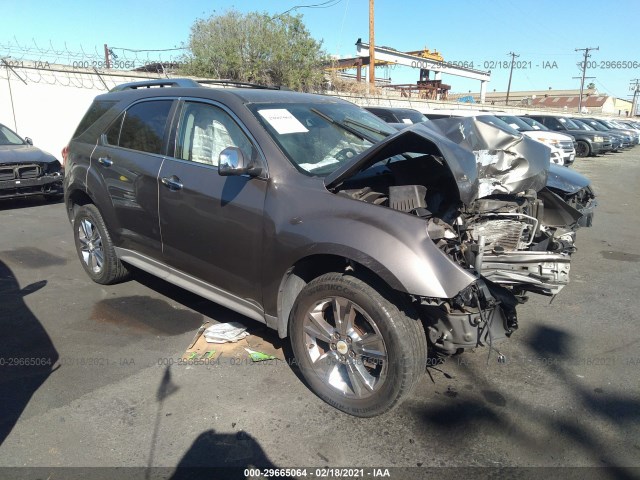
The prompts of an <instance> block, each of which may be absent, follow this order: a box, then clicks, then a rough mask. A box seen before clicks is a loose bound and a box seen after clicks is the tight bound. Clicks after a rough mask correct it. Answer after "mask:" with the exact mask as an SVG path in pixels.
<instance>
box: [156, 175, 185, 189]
mask: <svg viewBox="0 0 640 480" xmlns="http://www.w3.org/2000/svg"><path fill="white" fill-rule="evenodd" d="M160 181H161V182H162V184H163V185H164V186H165V187H167V188H168V189H169V190H182V182H180V179H179V178H178V177H176V176H175V175H171V176H170V177H162V178H161V179H160Z"/></svg>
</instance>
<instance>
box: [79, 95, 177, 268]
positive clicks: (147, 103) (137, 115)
mask: <svg viewBox="0 0 640 480" xmlns="http://www.w3.org/2000/svg"><path fill="white" fill-rule="evenodd" d="M173 105H174V100H173V99H153V100H144V101H140V102H138V103H135V104H133V105H132V106H130V107H129V108H128V109H127V110H126V111H125V112H123V113H122V114H121V115H120V116H119V117H118V118H117V119H116V120H115V121H114V122H113V123H112V124H111V125H110V126H109V127H108V128H107V130H106V132H105V133H104V134H103V135H102V136H101V138H100V141H99V142H98V146H97V147H96V149H95V151H94V152H93V154H92V156H91V168H92V169H93V168H95V169H96V171H97V172H98V174H99V176H100V177H101V179H102V182H103V185H104V187H105V188H106V191H107V192H108V195H109V201H110V202H111V206H109V208H110V209H111V211H112V212H113V215H112V216H111V218H112V219H113V220H112V224H110V225H108V226H109V229H110V233H111V235H112V237H113V240H114V242H115V244H116V245H117V246H119V247H122V248H128V249H132V250H136V251H138V252H140V253H143V254H146V255H148V256H151V257H155V258H158V257H160V256H161V247H162V246H161V242H160V228H159V222H158V173H159V172H160V166H161V165H162V161H163V159H164V157H163V153H164V152H165V151H166V141H165V139H166V134H167V132H168V131H169V127H168V125H169V123H170V122H169V119H170V117H171V113H172V107H173Z"/></svg>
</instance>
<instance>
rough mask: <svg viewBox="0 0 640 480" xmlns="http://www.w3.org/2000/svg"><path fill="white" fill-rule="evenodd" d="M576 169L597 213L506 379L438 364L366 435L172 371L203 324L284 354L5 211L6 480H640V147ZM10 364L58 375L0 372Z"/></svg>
mask: <svg viewBox="0 0 640 480" xmlns="http://www.w3.org/2000/svg"><path fill="white" fill-rule="evenodd" d="M575 168H576V170H578V171H580V172H582V173H584V174H586V175H587V176H588V177H590V178H591V179H592V181H593V184H594V186H595V188H596V191H597V193H598V195H599V202H600V205H599V207H598V209H597V212H596V217H595V219H594V226H593V228H590V229H581V230H580V231H579V232H578V241H577V246H578V252H577V253H576V254H575V255H574V259H573V262H572V272H571V284H570V285H569V286H568V287H566V288H565V289H564V290H563V291H562V292H561V293H560V294H559V295H558V296H557V298H555V299H554V300H553V302H552V303H551V304H550V302H549V298H546V297H536V296H532V297H531V299H530V301H529V302H528V303H527V304H525V305H523V306H521V307H520V308H519V319H520V329H519V330H518V331H517V332H516V333H515V334H514V335H513V337H512V338H511V339H510V340H507V341H505V342H503V343H501V344H500V345H498V348H499V349H500V351H501V352H502V353H503V354H505V355H506V357H507V362H506V363H505V364H499V363H497V361H496V355H495V353H494V354H492V355H491V357H490V358H489V359H488V353H489V352H488V351H487V350H486V349H484V350H479V351H477V352H470V353H465V354H463V355H462V356H459V357H454V358H450V359H448V360H447V361H446V363H444V364H443V365H439V366H438V367H437V368H430V369H429V375H425V376H424V378H423V379H422V381H421V382H420V384H419V386H418V388H417V389H416V390H415V392H414V393H413V394H412V396H411V397H410V399H409V400H408V401H406V402H405V403H404V404H403V405H402V406H400V408H398V409H396V410H394V411H393V412H392V413H390V414H387V415H385V416H382V417H378V418H374V419H358V418H353V417H350V416H347V415H345V414H342V413H340V412H338V411H336V410H334V409H332V408H331V407H329V406H328V405H326V404H325V403H324V402H322V401H321V400H320V399H319V398H317V397H316V396H315V395H314V394H313V393H311V391H310V390H309V389H308V388H307V387H306V386H305V385H304V383H303V382H302V381H301V380H300V379H299V378H298V377H297V375H296V371H295V369H294V368H292V367H291V366H290V365H289V364H288V363H287V362H267V363H260V364H252V363H251V362H248V361H245V362H240V363H239V364H231V362H225V361H223V362H222V363H220V364H213V365H178V364H177V361H178V359H179V357H180V356H181V355H182V353H183V352H184V351H185V349H186V348H187V346H188V345H189V343H190V342H191V340H192V338H193V335H194V332H195V331H196V330H197V328H198V327H199V326H200V324H201V323H202V322H203V320H206V319H207V318H210V319H213V320H214V321H218V322H226V321H242V322H245V323H246V324H247V325H250V326H251V327H252V329H253V330H254V331H255V332H257V334H259V335H262V336H263V337H264V338H265V339H267V340H269V341H272V342H274V343H276V344H277V343H278V340H277V337H276V335H275V334H274V333H272V332H270V331H268V330H265V329H263V328H262V327H261V326H260V325H259V324H257V323H255V322H252V321H251V320H248V319H245V318H243V317H241V316H239V315H236V314H234V313H232V312H230V311H228V310H226V309H224V308H222V307H219V306H217V305H215V304H213V303H211V302H208V301H205V300H203V299H201V298H199V297H197V296H195V295H192V294H190V293H187V292H185V291H183V290H180V289H178V288H177V287H174V286H171V285H169V284H166V283H164V282H162V281H160V280H156V279H154V278H152V277H149V276H147V275H144V274H138V275H136V278H135V280H133V281H129V282H127V283H124V284H120V285H116V286H109V287H103V286H100V285H97V284H94V283H92V282H91V281H90V280H89V278H88V277H87V276H86V275H85V273H84V271H83V270H82V267H81V265H80V263H79V261H78V259H77V257H76V253H75V250H74V247H73V239H72V234H71V229H70V226H69V223H68V221H67V218H66V215H65V212H64V208H63V205H62V204H61V203H57V204H49V203H46V202H45V201H43V200H40V199H39V198H32V199H24V200H20V201H1V202H0V335H1V344H2V346H0V359H2V358H4V359H5V365H4V366H0V405H1V406H2V417H1V420H0V444H1V445H0V467H17V466H29V467H113V466H125V467H141V468H140V469H138V470H135V472H137V473H138V474H140V475H143V476H145V475H146V476H149V475H150V473H149V472H153V473H154V474H163V475H166V474H167V472H168V474H169V475H170V474H171V472H173V470H174V469H175V467H176V466H178V465H180V466H184V465H187V466H241V467H244V466H251V465H257V466H263V467H265V466H273V467H323V466H329V467H374V466H375V467H414V468H413V469H411V470H409V471H404V473H406V474H407V475H408V476H407V478H420V477H421V476H423V472H425V471H426V470H423V469H426V468H427V467H559V466H572V467H610V468H609V469H606V470H598V471H597V476H598V477H599V478H635V477H636V476H638V475H640V470H638V468H637V467H640V391H639V388H638V386H639V385H640V332H638V330H637V328H638V324H639V314H638V310H639V307H640V301H639V300H638V295H639V291H640V244H639V243H638V240H637V239H638V238H640V222H639V221H638V220H639V218H640V216H639V214H638V208H639V207H638V206H639V205H640V189H639V188H638V187H640V147H636V148H635V149H634V150H633V151H631V152H625V153H620V154H608V155H606V156H604V157H602V156H601V157H597V158H589V159H578V160H577V162H576V165H575ZM15 355H20V356H21V357H29V358H50V359H52V360H53V361H52V365H42V366H38V365H35V366H29V367H26V366H20V365H13V366H8V365H7V362H8V360H7V359H8V358H10V357H14V356H15ZM172 362H173V365H171V366H168V364H171V363H172ZM52 369H53V370H54V371H53V372H51V370H52ZM148 466H153V467H167V469H166V470H153V471H149V470H145V468H146V467H148ZM633 467H636V468H633ZM446 471H454V470H447V469H442V470H438V472H442V473H445V472H446ZM533 471H534V472H536V475H537V474H543V471H542V470H533ZM19 472H20V471H19V470H0V476H2V477H3V478H6V477H8V476H12V475H14V474H15V475H18V473H19ZM131 472H133V470H131V471H130V472H129V473H131ZM407 472H409V473H407ZM430 472H432V473H433V471H432V470H431V471H430ZM457 472H458V473H459V472H460V471H457ZM475 472H476V473H479V474H482V472H484V471H483V470H477V471H475ZM544 472H545V473H544V476H547V477H552V476H553V475H554V474H558V473H559V472H560V471H559V470H545V471H544ZM586 472H593V471H592V470H587V471H586ZM67 473H68V472H67ZM111 473H113V472H111ZM511 473H514V472H513V471H512V472H511ZM392 474H393V472H392ZM48 475H49V474H46V475H44V474H43V475H42V476H43V478H47V476H48ZM83 475H84V476H85V478H88V477H89V476H91V475H90V474H89V473H86V472H85V473H84V474H83ZM126 475H127V473H126V472H120V473H118V476H119V477H120V478H126ZM562 475H563V476H564V477H565V478H567V473H566V471H564V472H563V473H562ZM585 475H586V474H585V471H581V473H580V476H581V478H584V476H585ZM51 478H60V477H59V476H56V474H55V472H54V474H53V476H51ZM212 478H213V477H212ZM216 478H217V477H216ZM240 478H244V477H240ZM498 478H500V477H498Z"/></svg>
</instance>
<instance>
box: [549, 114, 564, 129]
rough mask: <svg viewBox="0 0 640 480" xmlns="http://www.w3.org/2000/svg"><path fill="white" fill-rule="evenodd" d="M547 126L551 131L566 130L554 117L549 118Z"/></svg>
mask: <svg viewBox="0 0 640 480" xmlns="http://www.w3.org/2000/svg"><path fill="white" fill-rule="evenodd" d="M545 125H546V126H547V127H549V128H550V129H551V130H564V127H563V126H562V125H561V124H560V122H559V121H558V120H556V119H555V118H553V117H549V118H548V119H547V122H546V123H545Z"/></svg>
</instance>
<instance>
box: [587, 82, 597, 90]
mask: <svg viewBox="0 0 640 480" xmlns="http://www.w3.org/2000/svg"><path fill="white" fill-rule="evenodd" d="M587 88H588V89H589V90H593V89H595V88H596V84H595V83H593V82H591V83H590V84H589V85H587Z"/></svg>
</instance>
